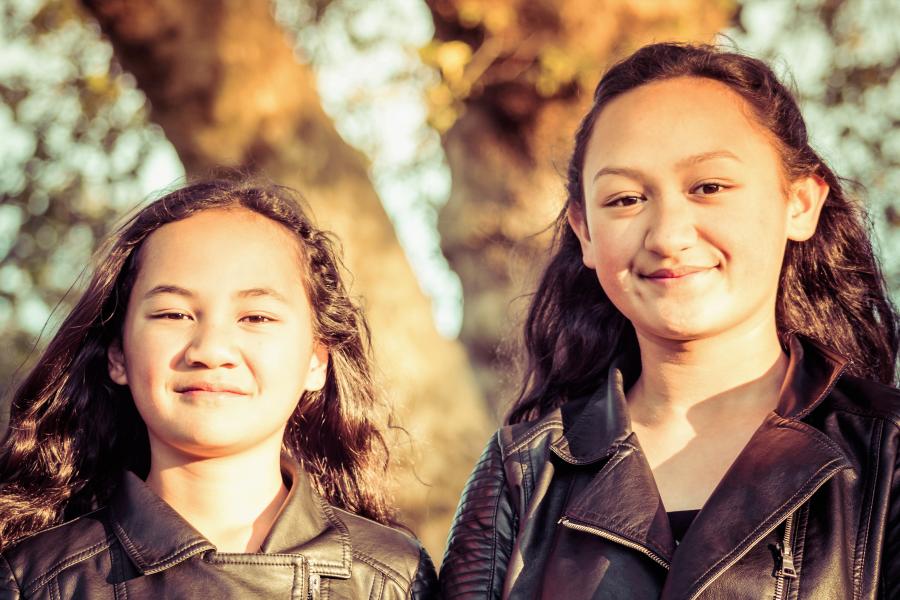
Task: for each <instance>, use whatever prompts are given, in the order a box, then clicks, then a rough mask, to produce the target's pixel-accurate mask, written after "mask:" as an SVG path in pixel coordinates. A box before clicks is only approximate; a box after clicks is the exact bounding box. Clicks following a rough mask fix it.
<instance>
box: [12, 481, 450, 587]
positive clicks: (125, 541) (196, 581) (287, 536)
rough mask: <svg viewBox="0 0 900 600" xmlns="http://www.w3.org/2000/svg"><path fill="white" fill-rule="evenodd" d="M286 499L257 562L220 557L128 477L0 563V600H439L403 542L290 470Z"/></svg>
mask: <svg viewBox="0 0 900 600" xmlns="http://www.w3.org/2000/svg"><path fill="white" fill-rule="evenodd" d="M289 469H290V471H291V473H290V475H291V477H292V485H291V490H290V493H289V495H288V499H287V501H286V503H285V505H284V507H283V508H282V511H281V513H280V514H279V516H278V517H277V519H276V521H275V523H274V525H273V526H272V530H271V532H270V533H269V535H268V537H267V538H266V540H265V542H263V545H262V548H261V552H259V553H247V554H234V553H224V552H216V549H215V547H214V546H213V545H212V544H211V543H210V542H209V541H208V540H206V539H205V538H204V537H203V536H202V535H200V534H199V533H198V532H197V531H196V530H194V529H193V528H192V527H191V526H190V525H189V524H188V523H187V522H186V521H184V519H182V518H181V517H180V516H179V515H178V514H177V513H176V512H175V511H174V510H173V509H172V508H171V507H169V505H167V504H166V503H165V502H163V501H162V500H161V499H160V498H159V497H157V496H156V495H155V494H153V492H151V491H150V489H149V488H148V487H147V486H146V484H144V482H143V481H141V480H140V479H139V478H138V477H136V476H135V475H134V474H131V473H126V475H125V477H124V478H123V480H122V484H121V485H120V486H119V488H118V490H117V492H116V495H115V496H114V498H113V500H112V501H111V502H110V505H109V506H108V507H106V508H102V509H100V510H98V511H95V512H93V513H90V514H88V515H85V516H83V517H80V518H78V519H75V520H73V521H70V522H68V523H64V524H62V525H60V526H58V527H55V528H53V529H48V530H46V531H43V532H40V533H37V534H35V535H33V536H31V537H28V538H26V539H24V540H22V541H20V542H19V543H17V544H15V545H14V546H12V547H11V548H9V549H7V550H6V551H5V552H4V553H3V555H2V556H0V599H2V600H12V599H14V598H15V599H18V598H42V599H47V600H60V599H69V598H90V599H101V598H109V599H110V600H113V599H115V600H124V599H126V598H152V599H153V600H157V599H162V598H184V599H194V598H215V599H216V600H219V599H231V598H233V599H245V598H286V599H287V598H290V599H302V600H307V599H318V598H322V599H323V600H324V599H338V598H342V599H349V598H384V599H389V598H435V597H437V580H436V577H435V573H434V566H433V565H432V564H431V560H430V559H429V557H428V555H427V554H426V553H425V551H424V549H422V547H421V546H420V545H419V544H418V542H416V541H415V540H413V539H412V538H410V537H409V536H407V535H405V534H403V533H401V532H399V531H396V530H394V529H390V528H388V527H384V526H382V525H379V524H377V523H375V522H373V521H370V520H368V519H364V518H362V517H359V516H356V515H353V514H350V513H347V512H345V511H342V510H339V509H337V508H334V507H333V506H330V505H329V504H328V503H326V502H325V501H324V500H323V499H322V498H321V497H320V496H319V495H318V494H316V493H315V492H314V491H313V489H312V486H311V485H310V484H309V481H308V479H307V477H306V475H305V474H304V473H302V472H300V471H299V469H298V468H297V467H296V465H295V464H294V465H289Z"/></svg>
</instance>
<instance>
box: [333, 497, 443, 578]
mask: <svg viewBox="0 0 900 600" xmlns="http://www.w3.org/2000/svg"><path fill="white" fill-rule="evenodd" d="M331 510H333V511H334V514H335V516H336V517H337V518H338V519H339V520H340V521H341V522H342V523H343V524H344V525H345V526H346V528H347V533H348V535H349V536H350V544H351V547H352V548H353V562H354V564H359V563H362V564H364V565H366V567H365V568H368V569H372V570H374V571H376V572H378V573H379V574H380V575H383V576H384V578H385V579H387V580H388V581H391V582H393V584H394V585H395V586H398V587H400V588H401V589H402V590H403V591H404V593H405V592H406V591H408V590H410V589H411V588H412V587H413V586H414V585H415V584H416V583H417V579H422V578H423V577H425V578H427V577H429V574H430V573H431V574H433V572H434V566H433V565H432V563H431V558H430V557H429V556H428V553H427V552H426V551H425V548H424V547H422V544H420V543H419V541H418V540H417V539H415V538H414V537H412V536H411V535H408V534H406V533H404V532H402V531H400V530H398V529H394V528H392V527H388V526H386V525H382V524H380V523H376V522H375V521H372V520H370V519H367V518H365V517H361V516H359V515H356V514H353V513H350V512H347V511H345V510H341V509H339V508H335V507H331ZM354 568H355V567H354Z"/></svg>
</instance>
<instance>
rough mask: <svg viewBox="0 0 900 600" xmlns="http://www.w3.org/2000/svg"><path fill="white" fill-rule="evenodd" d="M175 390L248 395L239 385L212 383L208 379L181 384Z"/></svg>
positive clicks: (180, 391) (186, 392) (182, 392)
mask: <svg viewBox="0 0 900 600" xmlns="http://www.w3.org/2000/svg"><path fill="white" fill-rule="evenodd" d="M175 391H176V392H177V393H179V394H188V393H191V392H207V393H213V394H235V395H239V396H246V395H247V392H245V391H244V390H242V389H240V388H238V387H235V386H231V385H228V384H222V383H210V382H207V381H199V382H196V383H189V384H186V385H179V386H176V387H175Z"/></svg>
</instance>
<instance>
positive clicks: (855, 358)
mask: <svg viewBox="0 0 900 600" xmlns="http://www.w3.org/2000/svg"><path fill="white" fill-rule="evenodd" d="M684 76H689V77H703V78H707V79H712V80H715V81H719V82H721V83H724V84H725V85H727V86H728V87H729V88H731V89H732V90H733V91H734V92H736V93H737V94H740V96H741V97H742V98H743V99H744V100H745V101H746V102H747V104H748V105H749V106H750V107H751V108H752V110H753V113H754V116H755V118H756V120H757V121H758V122H759V124H760V125H762V126H763V127H765V129H766V130H768V132H769V133H770V134H771V137H772V139H773V140H774V142H775V144H776V146H777V149H778V150H779V152H780V155H781V159H782V163H783V167H784V171H785V175H786V177H787V178H788V180H789V181H792V180H794V179H796V178H798V177H802V176H808V175H817V176H819V177H821V178H822V179H823V180H824V181H825V182H826V183H827V184H828V185H829V187H830V192H829V194H828V197H827V199H826V200H825V205H824V207H823V209H822V213H821V217H820V219H819V224H818V228H817V230H816V233H815V234H814V235H813V237H812V238H810V239H809V240H807V241H805V242H802V243H798V242H793V241H791V242H788V246H787V249H786V253H785V258H784V264H783V265H782V269H781V280H780V283H779V288H778V299H777V303H776V311H775V312H776V323H777V328H778V335H779V339H780V340H781V343H782V346H784V347H786V344H787V338H788V337H789V336H790V335H791V334H794V333H799V334H802V335H804V336H806V337H809V338H811V339H813V340H817V341H819V342H822V343H825V344H826V345H828V346H830V347H832V348H834V349H835V350H837V351H838V352H840V353H841V354H843V355H844V356H847V357H849V358H850V359H851V360H852V362H851V364H850V366H849V368H848V372H849V373H851V374H853V375H858V376H860V377H866V378H870V379H874V380H877V381H881V382H884V383H893V382H894V381H895V378H896V364H897V345H898V329H897V316H896V312H895V309H894V307H893V305H892V304H891V301H890V300H889V298H888V294H887V289H886V285H885V281H884V277H883V275H882V273H881V270H880V268H879V265H878V263H877V261H876V259H875V255H874V252H873V250H872V243H871V240H870V238H869V227H868V220H867V217H866V213H865V210H864V209H863V207H862V206H861V205H860V204H859V203H858V202H857V201H856V200H854V199H852V198H850V197H849V196H848V195H846V194H845V191H844V187H843V185H842V182H841V179H840V178H839V177H838V176H837V175H835V173H834V172H833V171H832V170H831V169H830V168H829V167H828V165H827V164H825V161H823V160H822V158H821V157H820V156H819V155H818V154H817V153H816V152H815V150H813V149H812V147H811V146H810V144H809V139H808V137H807V131H806V124H805V123H804V121H803V117H802V115H801V113H800V108H799V107H798V105H797V101H796V100H795V98H794V96H793V94H792V93H791V91H790V90H789V89H788V88H787V87H786V86H785V85H783V84H782V83H781V82H780V81H779V80H778V78H777V77H776V75H775V74H774V73H773V72H772V70H771V69H770V68H769V67H768V66H767V65H766V64H765V63H764V62H762V61H760V60H757V59H754V58H751V57H748V56H744V55H741V54H738V53H735V52H731V51H728V50H724V49H721V48H718V47H716V46H709V45H690V44H675V43H661V44H652V45H649V46H645V47H643V48H641V49H640V50H638V51H637V52H635V53H634V54H632V55H631V56H629V57H627V58H626V59H624V60H622V61H621V62H619V63H618V64H616V65H615V66H613V67H612V68H611V69H610V70H609V71H608V72H607V73H606V75H604V76H603V78H602V79H601V80H600V83H599V84H598V85H597V89H596V90H595V92H594V100H593V105H592V106H591V108H590V111H589V112H588V114H587V115H586V116H585V117H584V119H583V120H582V122H581V125H580V127H579V128H578V130H577V132H576V134H575V147H574V149H573V151H572V157H571V160H570V161H569V168H568V173H567V182H566V192H567V198H566V204H565V207H564V208H563V210H562V212H561V213H560V215H559V217H558V218H557V220H556V222H555V224H554V240H553V244H552V247H551V255H550V260H549V262H548V264H547V266H546V268H545V270H544V273H543V275H542V277H541V279H540V281H539V284H538V288H537V291H536V292H535V294H534V296H533V298H532V301H531V305H530V307H529V311H528V315H527V317H526V322H525V331H524V349H525V364H524V381H523V384H522V387H521V390H520V392H519V396H518V398H517V399H516V401H515V403H514V405H513V406H512V408H511V410H510V411H509V413H508V415H507V417H506V421H507V423H517V422H520V421H527V420H531V419H534V418H537V417H539V416H541V415H543V414H545V413H547V412H549V411H550V410H552V409H553V408H555V407H557V406H559V405H561V404H562V403H564V402H566V401H567V400H569V399H571V398H574V397H578V396H581V395H584V394H586V393H589V392H590V391H592V390H594V389H596V387H597V385H598V384H599V382H600V381H601V380H602V379H604V378H605V377H606V373H607V370H608V369H609V366H610V362H611V361H612V359H613V357H615V356H618V355H621V354H627V355H630V356H632V357H636V356H637V355H638V347H637V337H636V334H635V332H634V328H633V327H632V325H631V323H630V322H629V321H628V319H626V318H625V316H624V315H623V314H622V313H621V312H619V310H618V309H616V307H615V306H613V304H612V302H611V301H610V300H609V298H608V297H607V296H606V294H605V293H604V291H603V289H602V288H601V287H600V285H599V283H598V281H597V276H596V273H595V272H594V271H592V270H590V269H588V268H586V267H585V266H584V264H583V263H582V257H581V248H580V245H579V243H578V239H577V238H576V236H575V233H574V231H572V228H571V227H570V226H569V223H568V220H567V215H568V214H569V212H570V211H571V212H575V213H576V214H583V213H581V211H582V210H583V209H584V188H583V182H582V172H583V170H584V159H585V152H586V149H587V145H588V141H589V139H590V137H591V134H592V133H593V130H594V123H595V122H596V120H597V116H598V115H599V114H600V112H601V111H602V110H603V108H604V107H605V106H606V105H607V104H608V103H609V102H610V101H611V100H613V99H614V98H616V97H618V96H620V95H622V94H624V93H626V92H628V91H629V90H633V89H635V88H637V87H639V86H642V85H644V84H647V83H650V82H654V81H660V80H664V79H669V78H673V77H684Z"/></svg>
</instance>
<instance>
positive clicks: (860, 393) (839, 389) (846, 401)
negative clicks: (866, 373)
mask: <svg viewBox="0 0 900 600" xmlns="http://www.w3.org/2000/svg"><path fill="white" fill-rule="evenodd" d="M827 406H828V408H830V409H831V410H833V411H836V412H842V413H847V414H852V415H856V416H859V417H866V418H871V419H878V420H883V421H885V422H886V424H889V425H892V426H893V427H895V428H900V390H898V389H897V388H895V387H893V386H889V385H885V384H883V383H878V382H876V381H871V380H868V379H861V378H859V377H854V376H852V375H845V376H843V377H841V378H840V379H839V380H838V382H837V384H836V385H835V387H834V389H833V390H832V392H831V394H830V395H829V398H828V400H827Z"/></svg>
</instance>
